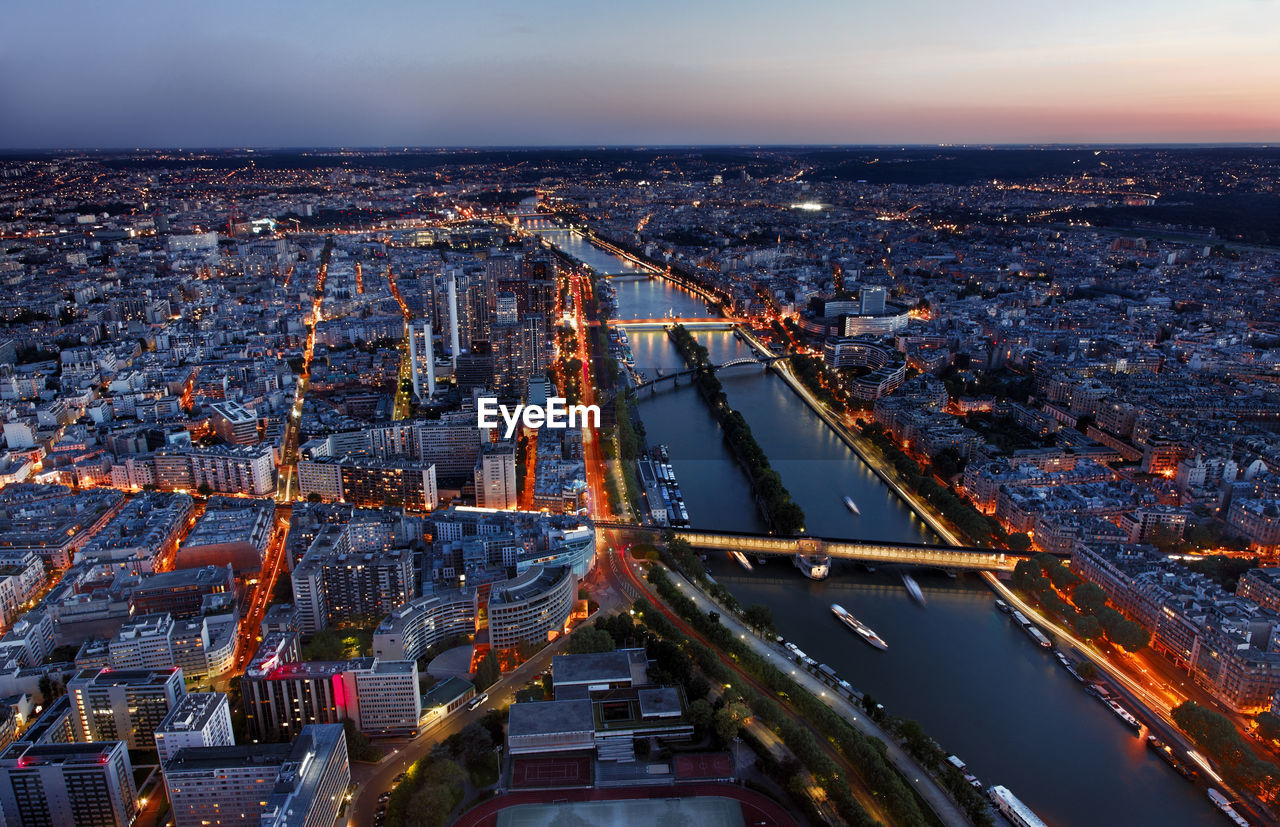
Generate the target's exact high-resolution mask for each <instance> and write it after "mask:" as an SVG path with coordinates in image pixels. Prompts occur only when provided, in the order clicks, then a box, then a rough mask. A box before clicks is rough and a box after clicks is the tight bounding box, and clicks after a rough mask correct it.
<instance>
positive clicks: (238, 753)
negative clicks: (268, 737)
mask: <svg viewBox="0 0 1280 827" xmlns="http://www.w3.org/2000/svg"><path fill="white" fill-rule="evenodd" d="M291 752H293V745H292V744H239V745H237V746H230V747H183V748H182V749H180V750H178V751H177V752H175V753H174V754H173V757H172V758H170V759H169V763H167V764H166V765H165V767H164V771H165V772H166V773H172V772H196V771H200V772H204V771H208V770H213V769H243V768H248V767H274V768H276V769H275V770H274V772H279V767H280V765H281V764H283V763H284V762H285V761H287V760H289V753H291Z"/></svg>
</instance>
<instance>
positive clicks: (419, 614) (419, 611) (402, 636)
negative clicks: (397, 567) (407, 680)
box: [373, 589, 477, 661]
mask: <svg viewBox="0 0 1280 827" xmlns="http://www.w3.org/2000/svg"><path fill="white" fill-rule="evenodd" d="M476 609H477V601H476V592H475V591H474V590H472V589H466V590H457V589H451V590H449V591H443V592H437V593H436V594H429V595H424V596H423V597H419V598H416V599H414V600H410V601H409V602H408V603H406V604H404V605H403V606H401V607H400V608H398V609H396V610H395V611H394V612H392V613H391V614H389V615H387V616H386V617H385V618H383V619H382V622H381V623H379V624H378V628H377V629H376V630H375V631H374V633H373V655H374V657H376V658H380V659H385V660H413V661H416V660H418V659H420V658H421V657H422V655H423V654H424V653H425V652H426V651H427V650H428V649H429V648H431V647H432V646H434V645H436V644H437V643H442V642H443V641H446V640H448V639H449V638H452V637H456V636H458V635H471V634H475V631H476V615H477V611H476Z"/></svg>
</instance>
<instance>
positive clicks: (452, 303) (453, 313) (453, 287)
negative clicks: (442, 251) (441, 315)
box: [449, 270, 458, 369]
mask: <svg viewBox="0 0 1280 827" xmlns="http://www.w3.org/2000/svg"><path fill="white" fill-rule="evenodd" d="M449 356H450V357H451V358H452V359H453V367H454V368H455V369H456V368H457V367H458V271H457V270H450V271H449Z"/></svg>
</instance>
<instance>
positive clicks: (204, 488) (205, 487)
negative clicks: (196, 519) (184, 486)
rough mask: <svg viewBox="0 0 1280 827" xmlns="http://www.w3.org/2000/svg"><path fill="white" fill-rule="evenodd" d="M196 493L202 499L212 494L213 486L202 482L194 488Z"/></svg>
mask: <svg viewBox="0 0 1280 827" xmlns="http://www.w3.org/2000/svg"><path fill="white" fill-rule="evenodd" d="M196 493H198V494H199V495H200V496H202V497H207V496H209V495H210V494H212V493H213V486H212V485H210V484H209V483H207V482H202V483H200V484H199V485H198V486H196Z"/></svg>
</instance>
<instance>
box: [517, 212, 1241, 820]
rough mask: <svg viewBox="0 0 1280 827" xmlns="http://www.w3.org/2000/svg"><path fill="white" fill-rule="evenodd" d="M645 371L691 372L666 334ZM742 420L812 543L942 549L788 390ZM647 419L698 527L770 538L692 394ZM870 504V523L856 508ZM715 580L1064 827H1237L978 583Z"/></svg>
mask: <svg viewBox="0 0 1280 827" xmlns="http://www.w3.org/2000/svg"><path fill="white" fill-rule="evenodd" d="M542 234H543V237H544V238H546V239H547V240H548V241H550V242H551V243H553V244H555V245H556V246H558V247H559V248H561V249H562V250H564V251H565V252H567V253H569V254H570V255H572V256H574V257H576V258H578V259H579V260H581V261H583V262H585V263H586V264H589V265H590V266H591V267H593V268H594V269H595V270H596V272H597V273H600V274H625V275H638V270H637V268H636V267H635V265H633V264H632V263H631V262H626V261H623V260H622V259H620V258H617V257H615V256H613V255H611V254H609V253H607V252H606V251H604V250H601V249H599V248H596V247H594V246H592V245H591V244H590V243H589V242H588V241H587V240H585V239H584V238H583V237H582V236H580V235H577V234H576V233H571V232H569V231H565V230H557V229H550V230H546V231H544V232H543V233H542ZM615 286H616V288H617V302H618V306H617V310H616V312H615V313H614V318H616V319H618V320H625V319H655V318H663V317H666V316H671V317H676V318H694V317H714V316H715V315H717V314H716V313H715V311H714V310H713V309H710V308H708V307H707V305H706V303H705V302H704V301H702V300H701V299H700V298H699V297H697V296H695V295H693V294H691V293H688V292H686V291H683V290H681V289H679V288H676V287H674V286H673V285H671V284H670V283H668V282H666V281H665V280H663V279H661V278H650V279H626V280H621V281H618V282H616V283H615ZM694 332H695V333H696V335H697V338H698V341H699V342H701V343H702V344H703V345H704V346H705V347H706V348H707V350H708V351H709V357H710V361H711V362H712V363H714V364H721V363H723V362H726V361H729V360H731V359H735V358H739V357H748V356H751V355H752V351H751V349H750V348H749V347H748V346H747V345H746V344H745V343H744V342H742V341H740V340H739V339H738V338H737V337H736V336H735V335H734V333H733V332H732V331H701V330H696V331H694ZM628 335H629V338H630V341H631V349H632V352H633V354H634V361H635V365H636V368H637V369H638V370H639V371H641V372H642V373H646V374H648V375H650V376H657V375H659V374H660V373H672V372H676V371H680V370H683V369H684V368H685V363H684V360H683V359H682V358H681V356H680V354H679V353H678V352H677V351H676V349H675V347H674V345H673V343H672V341H671V340H670V338H669V336H668V335H667V333H666V332H665V331H660V330H659V331H639V330H632V331H628ZM718 376H719V377H720V380H721V383H722V385H723V388H724V392H725V394H726V396H727V398H728V402H729V404H730V405H731V406H732V407H733V408H734V409H735V410H737V411H740V412H741V413H742V415H743V416H744V417H745V418H746V420H747V423H748V424H749V425H750V427H751V431H752V433H753V434H754V435H755V438H756V440H757V441H758V442H759V444H760V447H761V448H762V449H763V450H764V452H765V453H766V454H767V455H768V457H769V461H770V464H771V465H772V467H773V468H774V469H775V470H776V471H777V472H778V474H779V475H780V476H781V478H782V482H783V483H784V485H785V486H786V488H787V490H788V491H789V492H790V494H791V497H792V498H793V499H794V500H795V501H796V502H797V503H798V504H799V505H800V506H801V508H803V510H804V515H805V523H806V527H807V531H808V533H809V534H813V535H817V536H825V537H849V538H859V539H867V540H896V541H909V542H921V541H924V542H928V541H932V540H934V539H936V538H934V537H933V535H932V533H931V532H930V531H929V529H928V527H927V526H925V525H924V524H923V523H922V522H921V521H920V520H919V519H918V518H917V517H916V516H915V515H914V514H913V513H912V512H911V511H910V509H908V508H907V507H906V506H905V505H903V503H902V502H901V500H899V499H898V497H897V495H896V494H895V493H894V492H893V491H892V490H891V489H890V488H888V487H887V486H886V485H884V483H882V482H881V481H880V480H879V478H878V477H876V475H875V474H873V473H872V472H871V470H870V469H869V468H867V467H866V465H864V464H863V462H862V461H861V460H860V459H859V458H858V456H857V455H856V454H855V453H853V452H852V451H850V450H849V449H848V447H846V446H845V444H844V443H843V442H842V441H840V440H839V439H838V438H837V437H836V436H835V434H833V433H832V432H831V430H830V429H829V428H828V427H827V426H826V425H825V423H823V422H822V420H821V419H820V418H819V417H818V416H817V415H816V414H815V413H813V411H811V410H810V409H809V407H808V406H807V405H806V404H805V403H804V401H803V400H801V399H800V397H799V396H797V395H796V394H795V393H794V392H792V391H791V389H790V388H789V387H788V386H787V385H786V383H785V382H784V381H783V380H782V379H781V378H780V377H778V376H776V375H775V374H773V373H772V372H771V371H766V370H763V369H762V368H761V367H759V366H754V365H748V366H742V367H734V368H727V369H725V370H722V371H720V372H719V374H718ZM638 397H639V398H638V402H637V404H636V409H637V410H638V412H639V416H638V418H639V420H640V421H641V422H642V423H643V426H644V429H645V435H646V438H647V440H648V442H649V444H650V445H655V444H665V445H666V446H668V449H669V451H670V456H671V462H672V465H673V467H674V468H675V471H676V475H677V477H678V479H679V481H680V488H681V490H682V491H683V493H684V498H685V504H686V506H687V508H688V512H689V518H690V520H691V522H692V524H693V526H694V527H696V528H707V529H725V530H733V531H747V532H763V531H765V530H766V527H765V526H764V525H763V521H762V519H761V516H760V513H759V510H758V509H757V507H756V503H755V502H754V500H753V498H752V493H751V487H750V485H749V484H748V481H747V479H746V477H745V476H744V473H743V471H742V470H741V469H740V468H739V466H738V464H737V463H736V462H735V461H734V459H733V457H732V456H731V454H730V452H729V450H728V448H727V447H726V445H725V443H724V441H723V439H722V438H721V432H720V427H719V425H718V424H717V422H716V420H715V419H714V418H713V417H712V415H711V413H710V412H709V411H708V410H707V407H706V405H705V404H704V403H703V400H702V399H701V398H700V397H699V395H698V393H697V391H696V390H695V389H694V388H693V387H692V386H691V384H690V383H689V382H688V381H685V382H684V384H682V386H681V387H679V388H677V389H674V390H673V389H669V388H668V389H666V390H660V391H657V392H655V393H654V394H653V395H652V396H649V395H648V394H647V393H646V392H644V391H643V390H642V391H640V392H639V395H638ZM845 496H849V497H852V498H853V500H854V501H855V502H856V503H857V505H858V508H859V510H860V511H861V515H860V516H855V515H853V514H852V513H850V511H849V510H848V509H847V508H846V507H845V506H844V504H843V498H844V497H845ZM708 569H709V571H710V572H711V573H712V575H713V576H714V577H715V578H716V579H717V580H718V581H720V582H721V583H723V584H724V585H725V586H726V587H728V588H729V589H730V590H731V591H732V592H733V593H734V595H735V596H736V597H737V598H738V599H739V600H740V601H741V602H742V603H743V604H744V605H748V604H752V603H760V604H763V605H766V606H768V607H769V608H770V609H771V610H772V612H773V617H774V622H775V625H776V626H777V628H778V631H779V633H780V634H782V635H783V636H784V637H785V638H786V639H787V640H789V641H792V642H794V643H795V644H796V645H797V646H799V647H800V648H801V649H803V650H804V651H805V652H806V653H807V654H809V655H810V656H811V657H813V658H815V659H816V660H817V661H818V662H820V663H826V664H828V665H830V666H831V667H833V668H834V669H835V670H836V671H837V672H838V673H839V675H840V677H842V678H844V679H846V680H848V681H849V682H850V683H852V684H853V685H854V686H855V687H857V688H859V689H861V690H862V691H864V692H867V693H869V694H870V695H871V696H873V697H874V698H875V699H876V700H878V701H880V702H881V703H883V704H884V705H885V707H886V708H887V709H888V710H889V711H890V712H892V713H894V714H895V715H898V716H901V717H905V718H913V719H915V720H917V721H919V722H920V723H921V725H922V726H923V727H924V730H925V732H927V733H929V734H930V735H932V736H933V737H934V738H935V739H937V740H938V742H939V743H940V744H942V746H943V748H944V749H948V750H950V751H952V752H955V753H957V754H958V755H960V757H962V758H963V759H964V761H965V762H966V763H967V764H968V769H969V771H970V772H973V773H974V774H975V775H977V776H978V778H980V779H981V780H982V781H984V782H985V783H986V784H988V785H990V784H1003V785H1004V786H1006V787H1009V788H1010V789H1011V790H1013V792H1014V793H1015V794H1016V795H1017V796H1018V797H1019V798H1021V799H1022V800H1023V801H1024V802H1025V803H1026V804H1027V805H1028V806H1030V807H1031V808H1032V809H1033V810H1034V811H1035V812H1036V813H1037V814H1038V815H1039V816H1040V817H1041V818H1043V819H1044V820H1045V821H1046V822H1048V823H1049V824H1051V825H1082V827H1083V826H1084V825H1093V824H1161V825H1183V824H1219V823H1222V816H1221V815H1220V814H1218V813H1217V812H1215V811H1214V809H1213V808H1212V807H1211V806H1210V804H1209V802H1208V800H1207V799H1206V798H1205V793H1204V790H1203V788H1202V787H1198V786H1197V785H1194V784H1191V783H1188V782H1187V781H1185V780H1184V779H1183V778H1182V777H1181V776H1179V775H1177V774H1176V773H1175V772H1174V771H1173V770H1172V769H1171V768H1170V767H1169V766H1167V765H1166V764H1165V763H1163V762H1162V761H1161V760H1159V759H1158V758H1157V757H1156V756H1155V755H1153V754H1152V753H1151V752H1150V751H1149V750H1148V749H1146V745H1145V743H1144V741H1143V740H1142V739H1140V738H1138V737H1136V736H1135V734H1134V732H1133V730H1131V729H1129V728H1126V727H1125V726H1124V725H1123V724H1122V723H1121V722H1120V721H1119V720H1118V719H1117V718H1116V716H1115V715H1113V714H1112V713H1111V712H1110V711H1109V710H1108V709H1107V708H1106V707H1104V706H1103V705H1102V704H1099V703H1098V702H1097V701H1096V700H1095V699H1094V698H1092V697H1090V696H1089V695H1088V694H1086V692H1085V691H1084V687H1083V686H1082V685H1081V684H1080V683H1078V682H1077V681H1076V680H1075V679H1074V678H1072V677H1071V676H1070V675H1069V674H1068V673H1067V671H1066V670H1065V669H1064V668H1063V667H1062V666H1061V665H1060V664H1059V663H1058V662H1057V660H1056V659H1055V658H1054V657H1053V656H1052V655H1051V654H1049V653H1048V652H1047V651H1046V650H1044V649H1042V648H1040V647H1038V646H1036V645H1034V643H1033V641H1032V640H1031V639H1030V638H1029V637H1028V636H1027V635H1026V634H1025V633H1024V632H1023V630H1022V629H1021V628H1020V627H1019V626H1018V625H1017V624H1016V623H1014V622H1012V621H1011V619H1010V618H1009V617H1008V616H1007V615H1004V614H1001V613H1000V612H998V611H996V609H995V608H994V607H993V595H992V594H991V592H990V591H989V590H988V589H987V588H986V587H985V586H984V585H983V584H982V582H981V581H980V580H979V579H978V578H976V577H973V576H961V577H959V578H957V579H952V578H949V577H947V576H946V575H944V574H942V573H940V572H939V573H931V572H916V573H915V576H916V578H917V579H918V580H919V582H920V584H921V586H922V587H923V589H924V592H925V595H926V597H927V600H928V606H927V608H921V607H920V606H918V605H917V604H916V603H915V602H913V601H912V600H911V599H910V598H909V597H908V595H907V592H906V590H905V589H904V588H903V587H902V584H901V581H900V579H899V575H900V572H895V571H888V570H886V569H883V568H881V569H879V570H877V571H874V572H871V571H868V570H867V569H866V568H865V567H862V566H858V565H855V564H852V563H848V562H845V561H833V568H832V572H831V576H830V577H829V579H827V580H825V581H821V582H815V581H811V580H807V579H805V578H804V577H803V576H802V575H801V574H800V572H799V571H798V570H797V569H796V568H795V567H793V566H791V565H789V564H787V563H786V562H785V561H784V560H782V559H778V558H774V559H772V560H770V561H769V562H768V565H764V566H761V565H758V564H757V565H756V566H755V569H754V571H753V572H751V573H748V572H746V571H745V570H743V569H741V568H740V567H738V566H737V565H734V564H733V563H732V562H731V561H729V560H728V559H727V557H724V558H720V557H717V558H713V559H711V560H710V561H708ZM832 603H839V604H841V605H843V606H844V607H845V608H846V609H848V610H849V611H850V612H852V613H853V614H854V615H856V616H857V617H858V618H859V619H860V620H862V621H863V622H865V623H866V624H867V625H868V626H870V627H871V628H872V629H874V630H876V631H877V632H878V633H879V634H880V635H881V636H882V637H884V638H885V640H886V641H887V642H888V644H889V648H888V650H887V651H879V650H877V649H874V648H872V647H871V646H868V645H867V644H865V643H864V642H863V641H862V640H861V639H860V638H858V637H857V636H856V635H854V634H852V633H850V632H847V631H846V630H845V629H844V628H843V627H842V626H841V625H840V624H839V622H838V620H837V619H836V618H835V617H834V616H833V615H832V613H831V610H830V605H831V604H832Z"/></svg>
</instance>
